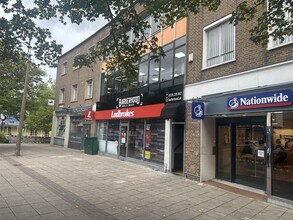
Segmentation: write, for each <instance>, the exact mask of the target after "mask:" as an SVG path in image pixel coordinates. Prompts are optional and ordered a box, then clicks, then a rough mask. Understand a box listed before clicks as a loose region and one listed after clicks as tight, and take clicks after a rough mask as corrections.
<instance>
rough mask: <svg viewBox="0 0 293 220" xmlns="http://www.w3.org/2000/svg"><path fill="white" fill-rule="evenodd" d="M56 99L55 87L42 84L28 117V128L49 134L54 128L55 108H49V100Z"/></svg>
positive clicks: (35, 95)
mask: <svg viewBox="0 0 293 220" xmlns="http://www.w3.org/2000/svg"><path fill="white" fill-rule="evenodd" d="M53 97H54V85H52V84H51V85H49V84H48V83H41V84H40V85H39V86H38V87H37V88H36V92H35V93H34V96H33V97H32V101H31V103H30V104H28V106H29V105H30V111H29V112H28V116H27V117H26V124H27V127H28V128H30V129H32V130H35V131H39V130H42V131H45V133H48V132H49V131H50V130H51V128H52V117H53V108H52V106H48V99H52V98H53Z"/></svg>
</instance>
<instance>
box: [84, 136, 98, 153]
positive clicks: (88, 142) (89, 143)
mask: <svg viewBox="0 0 293 220" xmlns="http://www.w3.org/2000/svg"><path fill="white" fill-rule="evenodd" d="M84 153H85V154H89V155H96V154H98V141H97V137H85V139H84Z"/></svg>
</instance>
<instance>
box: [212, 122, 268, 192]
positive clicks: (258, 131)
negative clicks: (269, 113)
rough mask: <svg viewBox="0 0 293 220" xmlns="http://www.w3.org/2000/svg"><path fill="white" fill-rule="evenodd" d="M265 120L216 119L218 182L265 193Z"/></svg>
mask: <svg viewBox="0 0 293 220" xmlns="http://www.w3.org/2000/svg"><path fill="white" fill-rule="evenodd" d="M265 119H266V118H265V117H235V118H232V117H231V118H219V119H217V152H216V155H217V156H216V158H217V161H216V164H217V167H216V174H217V178H219V179H223V180H228V181H231V182H236V183H239V184H243V185H247V186H251V187H255V188H258V189H265V181H266V166H265V155H266V154H265V153H266V152H265V128H266V127H265V122H266V120H265Z"/></svg>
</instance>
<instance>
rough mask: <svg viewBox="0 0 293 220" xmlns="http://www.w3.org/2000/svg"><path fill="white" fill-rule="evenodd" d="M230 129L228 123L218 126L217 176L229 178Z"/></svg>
mask: <svg viewBox="0 0 293 220" xmlns="http://www.w3.org/2000/svg"><path fill="white" fill-rule="evenodd" d="M230 146H231V129H230V126H229V125H220V126H218V153H217V167H218V169H217V178H221V179H227V180H230V178H231V159H230V158H231V147H230Z"/></svg>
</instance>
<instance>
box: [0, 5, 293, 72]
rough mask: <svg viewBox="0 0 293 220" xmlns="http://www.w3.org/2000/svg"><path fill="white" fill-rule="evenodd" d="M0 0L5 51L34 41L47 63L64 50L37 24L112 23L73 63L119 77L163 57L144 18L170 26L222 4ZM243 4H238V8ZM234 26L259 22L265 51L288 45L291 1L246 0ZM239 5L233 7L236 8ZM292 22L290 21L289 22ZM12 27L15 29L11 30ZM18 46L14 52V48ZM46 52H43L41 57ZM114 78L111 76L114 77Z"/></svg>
mask: <svg viewBox="0 0 293 220" xmlns="http://www.w3.org/2000/svg"><path fill="white" fill-rule="evenodd" d="M10 2H13V1H12V0H0V6H2V7H3V8H4V12H5V13H8V14H12V18H11V19H10V20H9V19H6V18H4V17H0V27H1V30H0V36H1V40H2V41H3V42H4V44H5V45H8V46H7V47H5V48H6V50H7V51H8V52H9V51H13V50H14V48H18V49H19V50H20V49H21V43H22V42H27V40H28V39H31V38H32V37H34V39H35V41H33V42H34V48H33V49H34V51H35V56H36V57H38V58H39V59H41V60H43V61H45V62H49V63H50V62H51V61H52V62H51V63H53V62H54V61H55V59H56V55H57V54H58V53H59V52H60V47H59V46H58V45H57V44H56V42H54V41H51V42H50V43H49V42H47V41H46V40H47V39H48V38H49V37H50V33H49V31H48V30H47V29H42V28H39V27H37V26H36V24H35V22H34V21H35V19H49V18H52V17H58V18H59V20H60V21H61V22H63V23H65V24H66V19H67V18H69V19H70V20H71V22H73V23H76V24H80V23H81V22H82V21H83V20H84V19H86V20H88V21H95V20H96V19H97V18H99V17H104V18H105V19H106V20H108V21H109V25H110V27H111V28H110V36H109V37H108V38H107V39H106V40H104V41H102V42H100V43H99V45H98V47H97V50H96V51H93V52H92V53H91V54H90V55H87V54H86V55H81V56H78V58H77V59H76V61H75V65H76V66H81V65H86V66H90V65H91V63H93V61H95V60H96V59H97V57H98V58H99V59H106V60H107V68H108V70H109V71H111V72H113V73H115V74H119V75H121V76H123V75H126V76H128V77H129V76H131V75H133V74H135V73H136V70H137V62H138V61H139V60H140V57H141V56H142V55H143V54H144V53H146V52H152V53H151V54H152V56H153V57H154V58H159V57H160V56H164V52H163V51H162V48H161V47H158V45H157V39H156V38H155V37H154V36H153V37H150V38H146V37H145V35H144V30H145V28H147V27H149V26H150V24H149V23H148V22H146V21H144V20H143V17H142V16H141V12H142V8H144V13H145V14H149V15H152V16H153V17H154V19H155V20H156V21H160V23H161V25H162V26H164V25H172V24H173V23H174V22H175V21H176V20H177V19H179V18H182V17H185V16H187V15H188V13H194V14H197V13H198V12H199V11H200V10H201V9H202V8H207V9H208V10H210V11H216V10H217V9H218V7H219V6H220V5H221V2H222V1H221V0H82V1H81V0H56V1H49V0H35V1H34V4H35V7H32V8H30V9H25V8H24V6H23V4H22V1H21V0H14V2H16V3H14V4H8V3H10ZM238 2H239V3H238ZM236 3H237V4H238V5H237V6H236V7H235V10H234V11H233V12H231V13H233V17H232V20H231V22H234V23H235V24H236V25H237V24H238V23H239V22H242V21H250V20H252V19H256V20H257V25H256V26H255V27H252V28H251V30H250V33H251V40H252V41H253V42H254V43H256V44H262V45H265V44H267V42H268V39H269V37H272V38H273V39H278V38H279V39H281V40H283V39H284V36H285V35H292V34H293V25H292V20H293V19H292V15H293V11H292V10H293V1H292V0H242V1H236ZM236 3H235V4H236ZM288 16H289V19H286V18H288ZM11 27H12V28H11ZM130 29H132V30H133V33H134V36H135V40H134V41H133V42H132V43H129V35H128V34H127V31H129V30H130ZM14 45H15V46H14ZM42 51H44V52H42ZM112 76H113V74H112Z"/></svg>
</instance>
